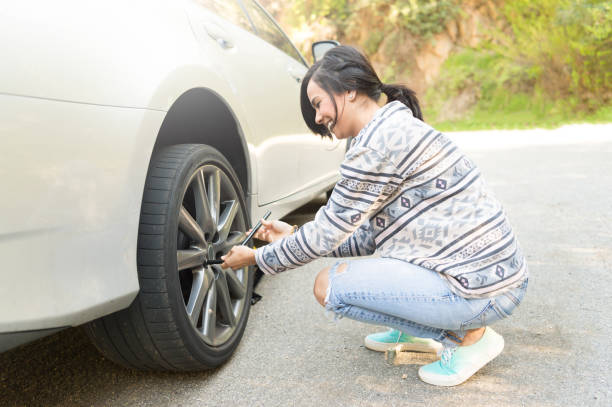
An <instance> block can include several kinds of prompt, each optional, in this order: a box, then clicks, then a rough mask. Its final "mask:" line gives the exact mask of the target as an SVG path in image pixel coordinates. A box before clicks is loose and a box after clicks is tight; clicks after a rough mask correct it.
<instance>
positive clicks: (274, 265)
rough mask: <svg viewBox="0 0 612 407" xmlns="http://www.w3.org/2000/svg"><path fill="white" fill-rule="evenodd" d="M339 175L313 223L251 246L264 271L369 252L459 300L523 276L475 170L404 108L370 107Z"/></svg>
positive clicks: (501, 217)
mask: <svg viewBox="0 0 612 407" xmlns="http://www.w3.org/2000/svg"><path fill="white" fill-rule="evenodd" d="M340 174H341V179H340V181H339V182H338V183H337V184H336V186H335V187H334V190H333V192H332V194H331V196H330V198H329V201H328V202H327V205H326V206H324V207H321V209H319V211H318V212H317V214H316V216H315V219H314V220H313V221H311V222H308V223H306V224H305V225H303V226H302V227H301V228H299V229H298V230H297V231H296V233H294V234H292V235H290V236H287V237H285V238H284V239H281V240H278V241H276V242H273V243H271V244H269V245H266V246H264V247H261V248H259V249H257V251H256V255H255V257H256V260H257V264H258V265H259V267H260V268H261V270H262V271H264V272H265V273H269V274H276V273H279V272H282V271H285V270H288V269H292V268H296V267H299V266H301V265H304V264H306V263H308V262H310V261H312V260H314V259H316V258H318V257H322V256H336V257H345V256H367V255H371V254H373V253H374V252H375V251H376V252H377V253H379V254H380V256H381V257H389V258H394V259H400V260H404V261H407V262H410V263H412V264H415V265H418V266H421V267H424V268H427V269H430V270H434V271H436V272H438V273H440V274H441V275H443V276H444V277H446V279H447V280H448V282H449V283H450V286H451V288H453V289H454V291H455V292H456V293H457V294H459V295H461V296H463V297H467V298H484V297H490V296H494V295H497V294H498V293H500V292H502V291H505V290H506V289H508V288H511V287H515V286H517V285H519V284H520V283H522V282H523V280H524V279H525V278H526V277H527V274H528V271H527V265H526V263H525V258H524V256H523V253H522V250H521V248H520V247H519V244H518V242H517V239H516V237H515V236H514V234H513V232H512V228H511V227H510V224H509V223H508V220H507V218H506V215H505V213H504V211H503V208H502V206H501V205H500V203H499V202H498V201H497V199H496V198H495V197H494V196H493V195H492V194H491V192H490V191H489V190H488V188H487V186H486V184H485V182H484V180H483V178H482V176H481V174H480V171H479V169H478V168H477V167H476V165H474V163H473V162H472V161H471V160H470V159H469V158H467V157H466V156H465V155H464V154H463V153H462V152H461V151H459V149H458V148H457V146H456V145H455V144H454V143H453V142H452V141H451V140H449V139H448V138H447V137H445V136H444V135H443V134H441V133H440V132H438V131H436V130H434V129H433V128H431V127H430V126H428V125H427V124H425V123H423V122H422V121H420V120H418V119H416V118H415V117H414V116H413V115H412V113H411V111H410V109H408V107H406V106H405V105H404V104H402V103H400V102H398V101H395V102H391V103H389V104H387V105H385V106H383V107H382V108H380V109H379V110H378V111H377V112H376V114H375V115H374V117H373V118H372V120H371V121H370V122H369V123H368V124H367V125H366V126H365V127H364V128H363V129H362V130H361V131H360V133H359V134H358V136H357V137H356V138H355V139H354V140H353V142H352V144H351V147H350V149H349V150H348V152H347V153H346V156H345V159H344V162H343V163H342V165H341V167H340Z"/></svg>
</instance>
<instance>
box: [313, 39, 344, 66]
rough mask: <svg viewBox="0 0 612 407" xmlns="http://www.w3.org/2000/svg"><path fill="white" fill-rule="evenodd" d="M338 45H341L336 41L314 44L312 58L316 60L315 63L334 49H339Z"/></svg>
mask: <svg viewBox="0 0 612 407" xmlns="http://www.w3.org/2000/svg"><path fill="white" fill-rule="evenodd" d="M338 45H340V43H339V42H338V41H335V40H325V41H317V42H315V43H314V44H312V57H313V58H314V61H315V62H317V61H319V60H320V59H321V58H323V55H325V53H326V52H327V51H329V50H330V49H332V48H334V47H337V46H338Z"/></svg>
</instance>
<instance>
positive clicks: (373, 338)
mask: <svg viewBox="0 0 612 407" xmlns="http://www.w3.org/2000/svg"><path fill="white" fill-rule="evenodd" d="M364 342H365V347H366V348H368V349H372V350H375V351H378V352H385V351H386V350H387V349H391V348H393V347H394V346H395V345H399V344H402V345H403V346H402V347H403V349H404V350H406V351H414V352H431V353H439V352H441V351H442V344H441V343H440V342H437V341H434V340H433V339H429V338H417V337H416V336H410V335H406V334H404V333H401V332H400V331H398V330H397V329H390V330H388V331H385V332H378V333H375V334H371V335H368V336H366V337H365V341H364Z"/></svg>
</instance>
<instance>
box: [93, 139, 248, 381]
mask: <svg viewBox="0 0 612 407" xmlns="http://www.w3.org/2000/svg"><path fill="white" fill-rule="evenodd" d="M248 216H249V215H248V210H247V208H246V204H245V201H244V196H243V192H242V188H241V186H240V183H239V181H238V178H237V177H236V174H235V173H234V171H233V170H232V167H231V166H230V164H229V162H228V161H227V160H226V159H225V157H223V155H221V153H219V151H217V150H216V149H214V148H212V147H210V146H206V145H197V144H184V145H176V146H171V147H167V148H165V149H163V150H161V151H160V152H159V153H158V154H156V155H155V157H154V158H153V159H152V161H151V164H150V166H149V171H148V174H147V179H146V183H145V190H144V194H143V201H142V208H141V214H140V226H139V231H138V253H137V262H138V279H139V282H140V292H139V293H138V295H137V297H136V299H135V300H134V301H133V303H132V304H131V305H130V307H129V308H127V309H125V310H121V311H119V312H116V313H114V314H111V315H108V316H105V317H103V318H100V319H97V320H95V321H93V322H90V323H88V324H87V325H86V327H85V329H86V331H87V333H88V335H89V336H90V338H91V339H92V340H93V342H94V344H95V345H96V346H97V347H98V349H99V350H100V351H101V352H102V353H103V354H104V355H105V356H106V357H108V358H109V359H111V360H113V361H115V362H117V363H119V364H121V365H123V366H126V367H128V368H136V369H151V370H173V371H194V370H203V369H207V368H213V367H216V366H219V365H220V364H222V363H223V362H225V361H226V360H227V359H228V358H229V357H230V356H231V354H232V353H233V352H234V350H235V349H236V346H237V345H238V343H239V342H240V339H241V338H242V334H243V332H244V328H245V325H246V322H247V319H248V315H249V310H250V305H251V304H250V299H251V296H252V291H253V280H254V278H253V268H252V267H245V268H243V269H241V270H237V271H232V270H231V269H222V268H221V267H220V265H212V266H207V265H206V264H204V262H205V261H206V260H207V259H211V258H218V257H219V256H221V255H222V254H224V253H226V252H227V251H228V250H229V248H230V247H231V246H233V245H235V244H240V242H241V241H242V239H244V237H245V236H246V233H245V231H246V230H247V229H248V226H249V224H250V220H249V218H248Z"/></svg>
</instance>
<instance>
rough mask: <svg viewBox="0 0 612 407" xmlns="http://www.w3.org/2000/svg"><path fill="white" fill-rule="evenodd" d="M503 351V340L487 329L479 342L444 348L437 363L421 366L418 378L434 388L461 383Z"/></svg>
mask: <svg viewBox="0 0 612 407" xmlns="http://www.w3.org/2000/svg"><path fill="white" fill-rule="evenodd" d="M503 349H504V338H502V336H501V335H499V334H498V333H497V332H495V331H494V330H492V329H491V328H489V327H487V328H486V329H485V332H484V335H483V336H482V338H480V340H479V341H478V342H476V343H474V344H472V345H469V346H459V347H456V348H445V349H444V351H443V352H442V357H441V358H440V360H439V361H437V362H434V363H430V364H428V365H425V366H421V368H420V369H419V377H420V378H421V380H423V381H424V382H425V383H429V384H433V385H436V386H456V385H458V384H461V383H463V382H464V381H466V380H467V379H469V378H470V377H472V375H473V374H474V373H476V372H477V371H479V370H480V368H482V367H483V366H484V365H486V364H487V363H489V362H490V361H492V360H493V359H495V357H497V355H499V354H500V353H501V351H502V350H503Z"/></svg>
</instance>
